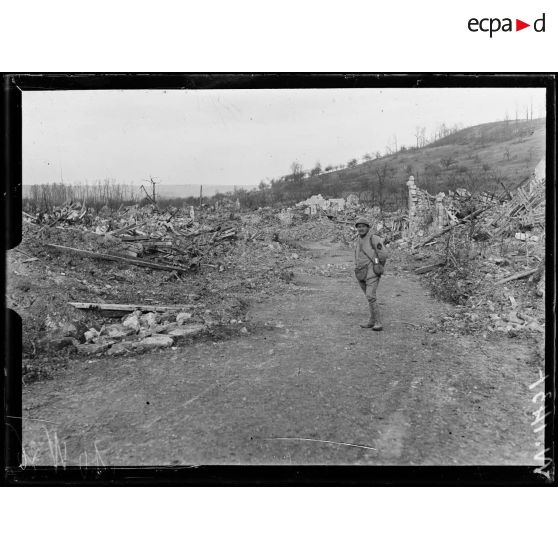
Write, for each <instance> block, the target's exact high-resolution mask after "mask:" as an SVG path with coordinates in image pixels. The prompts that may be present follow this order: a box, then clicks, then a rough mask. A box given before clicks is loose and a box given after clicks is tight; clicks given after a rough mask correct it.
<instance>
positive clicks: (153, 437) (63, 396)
mask: <svg viewBox="0 0 558 558" xmlns="http://www.w3.org/2000/svg"><path fill="white" fill-rule="evenodd" d="M308 247H309V248H310V249H312V251H313V252H314V254H315V259H314V260H313V262H312V263H313V265H312V266H307V267H306V268H304V267H301V268H300V269H298V270H297V273H296V274H295V288H294V289H293V290H292V291H291V292H290V293H289V294H288V295H286V296H281V297H277V298H275V299H270V300H268V301H267V302H266V303H264V304H258V305H255V306H254V307H253V308H252V309H251V310H250V330H251V332H250V335H244V336H241V337H235V338H232V339H229V340H226V341H220V342H211V341H210V342H202V343H197V344H194V345H191V346H186V347H178V348H177V349H176V350H166V351H164V352H161V353H158V354H151V355H141V356H139V355H138V356H137V357H136V358H113V359H110V358H105V359H101V360H97V361H94V362H90V363H86V362H83V363H78V364H77V365H76V366H73V367H72V368H71V369H70V370H67V371H61V372H60V373H59V374H58V375H57V376H56V378H55V379H53V380H46V381H41V382H37V383H35V384H31V385H29V386H26V387H24V392H23V393H24V395H23V408H24V416H25V417H26V418H25V420H24V448H25V452H26V462H27V464H31V463H35V464H37V465H40V464H43V465H52V464H53V462H54V461H57V462H58V463H59V464H61V463H62V461H64V462H65V463H66V464H67V465H77V464H80V463H81V464H83V465H84V464H85V463H86V462H87V463H88V464H89V465H91V464H95V463H97V464H104V465H176V464H240V463H243V464H248V463H249V464H371V465H376V464H400V465H452V464H463V465H468V464H478V465H483V464H500V465H502V464H523V465H530V464H535V463H536V462H535V461H534V459H533V458H534V455H535V453H536V451H537V447H536V446H535V434H534V433H533V427H532V426H531V425H530V423H531V421H532V415H531V413H532V411H533V410H534V406H533V403H532V401H531V397H532V394H531V393H530V392H529V385H530V384H531V383H532V382H534V381H535V380H536V379H537V377H538V376H537V371H536V369H535V368H534V367H533V365H532V358H533V353H532V349H533V348H532V346H531V345H530V344H529V343H528V341H525V340H518V339H509V338H501V339H498V340H488V341H487V340H483V339H482V338H481V339H479V338H477V337H460V336H454V335H450V334H446V333H429V332H428V331H427V329H428V325H429V323H430V321H431V320H436V319H437V318H439V317H440V316H442V315H444V313H446V312H447V307H445V306H444V305H442V304H440V303H439V302H437V301H435V300H433V299H431V298H429V297H428V296H427V294H426V292H425V290H424V288H423V287H422V286H421V285H420V283H419V282H418V280H417V279H416V278H415V277H412V276H410V274H409V275H406V274H397V275H396V274H394V273H393V272H391V271H389V265H388V271H387V274H386V275H385V276H384V278H383V279H382V281H381V283H380V287H379V290H378V298H379V301H380V307H381V309H382V313H383V321H384V325H385V330H384V331H383V332H373V331H371V330H364V329H361V328H359V327H358V324H359V323H363V322H364V321H365V320H366V319H367V315H366V311H367V306H366V300H365V298H364V296H363V294H362V292H361V291H360V289H359V288H358V285H357V284H356V282H355V280H354V278H353V275H352V265H351V263H350V254H349V252H347V251H343V250H342V249H340V248H339V247H332V245H331V244H329V243H327V242H323V243H313V244H311V245H308ZM328 264H329V266H328ZM265 324H267V325H265ZM56 448H59V449H58V452H59V453H58V452H57V450H56Z"/></svg>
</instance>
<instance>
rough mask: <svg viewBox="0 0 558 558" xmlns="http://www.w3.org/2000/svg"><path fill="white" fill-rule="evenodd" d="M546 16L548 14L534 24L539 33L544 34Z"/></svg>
mask: <svg viewBox="0 0 558 558" xmlns="http://www.w3.org/2000/svg"><path fill="white" fill-rule="evenodd" d="M545 15H546V14H544V13H543V15H542V17H540V18H539V19H536V20H535V23H533V29H534V30H535V31H536V32H537V33H544V26H545Z"/></svg>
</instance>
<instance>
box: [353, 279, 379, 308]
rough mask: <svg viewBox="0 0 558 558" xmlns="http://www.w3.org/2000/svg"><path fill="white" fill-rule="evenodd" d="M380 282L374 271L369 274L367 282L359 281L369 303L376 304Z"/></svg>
mask: <svg viewBox="0 0 558 558" xmlns="http://www.w3.org/2000/svg"><path fill="white" fill-rule="evenodd" d="M379 282H380V277H379V275H375V274H374V273H373V272H372V271H370V272H369V273H368V277H367V278H366V281H359V282H358V284H359V285H360V288H361V289H362V291H363V292H364V294H365V295H366V298H367V299H368V302H376V289H377V288H378V283H379Z"/></svg>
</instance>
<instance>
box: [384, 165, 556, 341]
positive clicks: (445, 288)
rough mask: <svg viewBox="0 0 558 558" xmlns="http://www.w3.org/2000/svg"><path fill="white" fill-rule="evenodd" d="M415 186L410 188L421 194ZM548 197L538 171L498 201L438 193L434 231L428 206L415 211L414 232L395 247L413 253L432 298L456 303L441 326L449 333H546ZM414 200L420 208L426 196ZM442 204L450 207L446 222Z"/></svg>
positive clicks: (411, 226) (462, 193)
mask: <svg viewBox="0 0 558 558" xmlns="http://www.w3.org/2000/svg"><path fill="white" fill-rule="evenodd" d="M541 167H542V168H543V169H544V164H540V165H539V166H538V167H537V168H538V169H539V171H540V168H541ZM409 182H411V180H410V181H409ZM409 182H408V183H407V185H408V186H409ZM412 182H413V184H412V188H411V186H410V187H409V190H410V191H411V190H413V191H417V190H418V189H417V188H416V186H415V185H414V181H412ZM545 195H546V191H545V179H544V176H542V177H541V175H540V172H539V173H538V174H537V173H536V174H535V175H534V176H533V177H532V178H531V180H530V181H529V182H528V183H527V184H524V185H522V186H520V187H519V188H517V190H515V191H513V192H508V191H506V192H505V193H504V195H501V196H499V197H496V196H494V195H489V194H483V193H481V194H477V195H471V194H469V193H468V192H467V191H463V190H461V191H457V192H455V193H452V192H450V195H448V196H441V195H438V196H436V197H435V198H436V199H434V203H431V205H430V206H429V207H430V208H431V214H430V215H431V217H432V219H431V221H430V226H427V225H426V224H427V223H428V219H425V218H424V215H425V213H426V212H425V211H424V207H423V209H422V213H421V212H419V211H417V210H416V207H415V210H414V211H413V210H412V208H411V207H410V210H409V222H410V224H409V227H408V231H409V234H408V235H406V236H405V237H402V238H400V239H398V240H396V243H395V244H396V245H397V246H399V247H401V248H403V249H404V250H407V251H408V252H409V256H410V258H411V261H413V262H415V266H414V271H415V273H417V274H419V275H421V276H423V277H426V281H427V282H428V285H429V287H430V289H431V291H432V292H433V294H434V295H435V296H437V297H438V298H441V299H442V300H446V301H448V302H451V303H453V304H455V305H456V306H455V312H453V314H452V315H451V316H446V318H445V319H444V320H442V324H440V325H441V326H442V327H443V328H444V329H445V330H448V329H449V330H453V331H461V332H463V331H466V332H481V333H483V334H485V335H486V334H489V333H492V332H500V333H506V334H507V335H509V336H512V337H513V336H516V335H518V334H520V333H523V332H525V333H530V332H533V333H536V334H540V333H542V332H544V294H545V274H544V263H545V251H544V246H545V244H544V241H545V210H546V207H545ZM411 197H412V196H411V195H410V201H409V203H410V204H411V203H414V204H415V206H420V205H421V201H420V200H421V199H422V200H423V201H424V199H425V198H424V196H423V197H420V196H414V199H411ZM430 198H432V197H431V196H430ZM430 198H429V202H428V203H430V202H432V199H430ZM436 202H441V203H442V204H443V208H444V211H445V213H444V219H443V220H442V219H438V216H439V215H440V204H438V206H437V205H436Z"/></svg>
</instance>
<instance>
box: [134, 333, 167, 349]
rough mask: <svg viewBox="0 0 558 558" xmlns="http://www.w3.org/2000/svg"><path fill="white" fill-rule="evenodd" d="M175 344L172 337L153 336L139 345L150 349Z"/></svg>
mask: <svg viewBox="0 0 558 558" xmlns="http://www.w3.org/2000/svg"><path fill="white" fill-rule="evenodd" d="M173 343H174V341H173V339H172V337H170V336H168V335H152V336H151V337H146V338H145V339H142V340H141V341H140V342H139V344H140V345H144V346H148V347H153V348H156V347H170V346H171V345H172V344H173Z"/></svg>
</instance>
